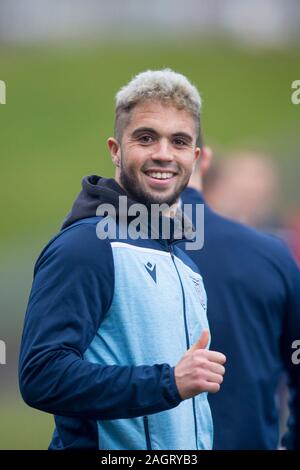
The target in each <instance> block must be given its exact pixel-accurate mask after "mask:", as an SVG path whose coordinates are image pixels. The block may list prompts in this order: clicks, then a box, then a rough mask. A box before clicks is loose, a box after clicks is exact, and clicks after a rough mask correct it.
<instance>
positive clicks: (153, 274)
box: [144, 261, 156, 283]
mask: <svg viewBox="0 0 300 470" xmlns="http://www.w3.org/2000/svg"><path fill="white" fill-rule="evenodd" d="M144 266H145V268H146V270H147V271H148V273H149V274H150V276H151V277H152V279H153V281H154V282H155V283H156V264H152V263H150V261H148V263H147V264H145V265H144Z"/></svg>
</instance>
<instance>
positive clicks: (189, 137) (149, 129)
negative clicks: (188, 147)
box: [131, 127, 193, 142]
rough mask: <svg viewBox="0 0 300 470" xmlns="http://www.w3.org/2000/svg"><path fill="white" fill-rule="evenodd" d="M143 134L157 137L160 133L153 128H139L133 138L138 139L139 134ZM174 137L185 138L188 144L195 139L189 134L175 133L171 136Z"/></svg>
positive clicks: (134, 132)
mask: <svg viewBox="0 0 300 470" xmlns="http://www.w3.org/2000/svg"><path fill="white" fill-rule="evenodd" d="M142 132H149V133H151V134H155V135H158V132H157V131H156V130H155V129H153V128H152V127H138V128H137V129H135V130H134V131H133V132H132V134H131V136H132V137H138V136H139V134H141V133H142ZM171 136H172V137H183V138H184V139H185V140H186V141H188V142H193V137H192V136H191V135H190V134H187V133H186V132H181V131H179V132H174V134H171Z"/></svg>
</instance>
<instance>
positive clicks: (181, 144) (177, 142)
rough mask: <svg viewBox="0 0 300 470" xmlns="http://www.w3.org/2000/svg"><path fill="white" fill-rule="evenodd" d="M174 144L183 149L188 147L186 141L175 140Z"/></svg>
mask: <svg viewBox="0 0 300 470" xmlns="http://www.w3.org/2000/svg"><path fill="white" fill-rule="evenodd" d="M174 144H175V145H178V146H179V147H182V146H183V145H186V143H185V141H184V140H182V139H174Z"/></svg>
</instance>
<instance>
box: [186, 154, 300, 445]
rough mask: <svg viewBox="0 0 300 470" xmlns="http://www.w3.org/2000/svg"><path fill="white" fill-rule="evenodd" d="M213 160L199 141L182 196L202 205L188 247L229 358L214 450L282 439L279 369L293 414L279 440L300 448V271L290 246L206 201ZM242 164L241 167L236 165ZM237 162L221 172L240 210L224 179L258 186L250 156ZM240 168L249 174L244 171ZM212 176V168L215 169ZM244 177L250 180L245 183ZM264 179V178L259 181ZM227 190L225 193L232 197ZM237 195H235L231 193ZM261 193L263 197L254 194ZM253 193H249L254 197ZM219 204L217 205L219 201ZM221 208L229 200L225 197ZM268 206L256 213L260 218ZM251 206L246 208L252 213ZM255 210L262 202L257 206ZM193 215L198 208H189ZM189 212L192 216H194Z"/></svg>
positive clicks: (216, 412) (217, 402)
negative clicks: (299, 343)
mask: <svg viewBox="0 0 300 470" xmlns="http://www.w3.org/2000/svg"><path fill="white" fill-rule="evenodd" d="M211 159H212V152H211V150H210V149H208V148H205V147H203V148H202V154H201V156H200V160H198V162H199V163H196V165H195V169H194V172H193V174H192V176H191V178H190V182H189V187H188V188H186V189H185V191H184V192H183V193H182V203H183V204H192V205H193V208H195V206H196V204H204V206H205V212H204V214H205V217H204V247H203V248H202V249H201V250H198V251H188V252H187V254H188V255H189V256H190V257H191V258H192V260H193V261H194V262H195V264H196V265H197V266H198V267H199V270H200V273H201V274H202V276H203V280H204V285H205V288H206V292H207V296H208V320H209V323H210V328H211V334H212V348H213V349H216V350H221V351H223V352H224V353H225V354H226V357H227V358H228V366H227V368H226V377H225V380H224V383H223V386H222V390H221V391H220V393H219V394H218V397H217V399H215V398H214V397H210V399H209V401H210V405H211V409H212V415H213V420H214V426H215V433H214V449H219V450H222V449H225V450H226V449H233V450H238V449H276V448H277V446H278V441H279V410H278V403H277V395H276V391H277V388H278V385H279V383H280V379H281V376H282V371H285V372H286V374H287V378H288V388H289V394H290V417H289V420H288V430H287V432H286V433H285V435H284V436H283V439H282V443H280V446H283V447H285V448H288V449H298V450H299V449H300V365H296V364H294V363H293V362H292V353H293V351H294V350H293V349H292V343H293V341H294V340H297V339H299V338H300V297H299V292H300V272H299V269H298V267H297V265H296V264H295V261H294V260H293V258H292V256H291V254H290V253H289V251H288V249H287V247H286V246H285V244H284V243H283V241H281V240H280V239H279V238H277V237H275V236H273V235H267V234H264V233H263V232H260V231H257V230H255V229H253V228H250V227H247V226H246V225H243V224H240V223H238V222H235V221H233V220H230V219H227V218H224V217H223V216H221V215H218V214H217V213H215V212H214V211H213V210H212V209H210V207H209V206H208V204H207V203H206V201H205V199H204V197H203V194H202V189H203V183H202V178H203V176H204V175H205V174H206V173H207V171H208V169H209V167H210V163H211ZM239 165H241V166H239ZM237 166H238V168H237V171H236V173H235V171H234V162H232V164H231V169H232V172H233V173H234V175H230V174H226V178H224V181H223V183H224V185H225V187H224V188H223V189H224V190H225V191H226V189H227V193H228V200H229V199H230V200H231V201H232V202H233V203H235V205H234V206H233V207H234V208H235V211H234V212H233V211H231V214H230V215H233V214H237V209H240V208H242V207H250V206H251V203H250V202H251V201H248V200H247V197H245V202H243V204H242V203H241V201H235V200H234V198H232V197H231V188H226V184H229V182H230V181H235V184H236V185H238V184H240V198H241V200H242V201H243V187H244V186H243V184H241V183H239V182H238V181H237V174H239V175H240V176H241V178H242V179H243V180H242V181H243V182H244V184H245V185H246V184H247V181H248V178H249V177H250V179H251V181H250V183H251V184H253V185H255V181H254V179H255V175H256V171H257V170H256V169H254V168H252V170H251V171H252V174H251V172H250V169H251V162H248V161H247V164H246V162H243V163H242V164H240V163H238V162H237ZM241 168H244V170H245V171H246V168H247V175H243V174H241V173H242V172H241ZM265 174H268V175H269V177H270V183H269V187H268V189H267V190H266V191H265V190H263V189H262V188H260V193H261V194H263V193H264V192H266V193H267V194H268V201H269V200H271V199H272V193H273V188H274V183H275V180H274V178H273V174H272V171H270V170H269V169H268V171H265ZM215 176H216V175H215ZM250 183H249V184H250ZM259 184H261V183H259ZM229 196H230V197H229ZM235 198H237V194H236V192H235ZM258 199H260V198H258ZM253 201H254V200H252V203H253ZM218 207H220V205H219V206H218ZM223 207H224V208H228V207H229V206H228V205H227V201H226V205H225V203H224V206H223ZM267 207H269V202H268V204H266V207H264V208H263V209H262V210H261V212H260V214H259V220H260V221H262V220H263V217H265V215H266V213H267V211H266V208H267ZM255 209H256V207H254V209H253V211H252V208H251V207H250V210H249V211H248V212H247V213H248V214H250V215H251V220H252V221H253V220H254V210H255ZM258 209H259V208H258ZM194 216H195V213H194ZM194 216H193V217H194Z"/></svg>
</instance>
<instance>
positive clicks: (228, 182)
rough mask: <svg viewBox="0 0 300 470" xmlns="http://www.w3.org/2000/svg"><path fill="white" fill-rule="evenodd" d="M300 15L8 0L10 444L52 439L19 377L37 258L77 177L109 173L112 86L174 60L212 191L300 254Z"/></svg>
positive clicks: (4, 386)
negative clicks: (296, 98)
mask: <svg viewBox="0 0 300 470" xmlns="http://www.w3.org/2000/svg"><path fill="white" fill-rule="evenodd" d="M299 24H300V2H299V1H298V0H263V1H260V0H243V1H242V2H241V1H240V0H210V1H208V0H185V1H184V2H182V1H179V0H152V2H151V3H150V2H147V1H146V0H110V1H109V2H108V1H104V0H59V1H58V0H0V80H2V81H4V82H5V84H6V104H0V155H1V157H0V162H1V184H0V192H1V197H0V204H1V212H0V213H1V231H0V260H1V262H0V276H1V279H0V312H1V313H0V340H3V341H5V343H6V362H7V364H6V365H0V449H45V448H47V446H48V444H49V441H50V436H51V434H52V430H53V418H52V417H51V416H48V415H46V414H44V413H41V412H37V411H34V410H31V409H30V408H29V407H27V406H26V405H25V404H23V402H22V400H21V398H20V396H19V391H18V385H17V360H18V352H19V344H20V335H21V330H22V325H23V318H24V314H25V310H26V304H27V299H28V295H29V290H30V287H31V282H32V273H33V267H34V262H35V260H36V258H37V256H38V255H39V253H40V251H41V249H42V247H43V246H44V245H45V244H46V242H47V241H48V240H49V239H50V238H51V237H52V236H53V235H54V234H55V233H56V232H57V230H58V229H59V227H60V224H61V222H62V220H63V218H64V216H65V215H66V213H67V212H68V210H69V208H70V206H71V204H72V202H73V199H74V197H75V195H76V194H77V193H78V192H79V190H80V182H81V178H82V177H83V176H84V175H87V174H93V173H94V174H100V175H103V176H113V173H114V172H113V167H112V165H111V163H110V157H109V154H108V151H107V149H106V139H107V137H108V136H110V135H112V133H113V119H114V95H115V93H116V92H117V90H118V89H119V88H120V87H121V86H122V85H124V84H125V83H126V82H127V81H128V80H129V79H130V78H131V77H132V76H133V75H135V74H136V73H138V72H140V71H143V70H145V69H159V68H162V67H171V68H173V69H174V70H176V71H178V72H181V73H183V74H185V75H187V77H189V78H190V80H191V81H192V82H193V83H194V84H195V85H196V86H197V87H198V89H199V90H200V93H201V95H202V98H203V103H204V104H203V129H204V138H205V142H206V143H207V144H209V145H210V146H211V147H212V148H213V149H214V151H215V154H216V159H215V164H214V167H213V168H212V170H211V172H210V174H209V175H208V176H207V180H206V186H205V190H206V194H207V198H208V199H209V201H210V203H211V204H212V205H213V206H214V207H215V208H216V209H217V210H218V211H219V212H221V213H224V214H226V215H229V216H230V217H233V218H236V219H238V220H241V221H243V222H246V223H249V224H251V225H254V226H256V227H258V228H260V229H262V230H270V231H273V232H276V233H278V234H279V235H280V236H282V237H283V238H285V239H286V240H287V241H288V243H289V244H290V246H291V247H292V249H293V250H294V253H295V254H296V256H298V259H299V260H300V243H299V237H300V236H299V233H300V194H299V173H300V172H299V170H300V158H299V157H300V139H299V135H300V133H299V124H300V105H298V106H297V105H294V104H292V102H291V94H292V89H291V84H292V82H293V81H294V80H297V79H300V54H299V53H300V28H299ZM237 162H238V164H237ZM228 188H230V191H229V190H228ZM240 194H244V197H243V198H242V199H241V198H239V196H238V199H237V195H240ZM237 202H238V204H237Z"/></svg>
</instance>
